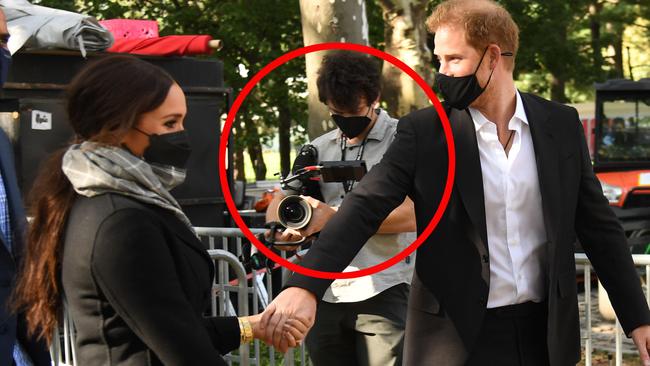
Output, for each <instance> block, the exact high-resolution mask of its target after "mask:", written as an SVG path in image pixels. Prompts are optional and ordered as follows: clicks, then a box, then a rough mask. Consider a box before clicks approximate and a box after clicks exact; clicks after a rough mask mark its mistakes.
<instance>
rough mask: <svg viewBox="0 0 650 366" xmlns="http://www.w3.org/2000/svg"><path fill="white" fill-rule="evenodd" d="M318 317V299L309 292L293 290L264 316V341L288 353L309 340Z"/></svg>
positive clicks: (266, 311) (279, 298)
mask: <svg viewBox="0 0 650 366" xmlns="http://www.w3.org/2000/svg"><path fill="white" fill-rule="evenodd" d="M315 317H316V296H314V294H312V293H311V292H309V291H307V290H305V289H302V288H299V287H289V288H288V289H286V290H284V291H282V292H281V293H280V294H279V295H278V297H276V298H275V300H273V302H272V303H271V304H269V306H268V307H267V308H266V310H265V311H264V313H262V319H261V321H260V327H261V329H262V331H263V332H264V335H263V336H262V339H263V340H264V341H265V342H266V343H267V344H272V345H273V346H274V347H275V348H277V349H278V350H279V351H280V352H282V353H284V352H286V351H287V349H288V348H289V347H295V345H297V344H299V343H300V342H301V341H302V340H303V339H304V338H305V336H306V335H307V332H308V331H309V329H310V328H311V327H312V326H313V325H314V319H315Z"/></svg>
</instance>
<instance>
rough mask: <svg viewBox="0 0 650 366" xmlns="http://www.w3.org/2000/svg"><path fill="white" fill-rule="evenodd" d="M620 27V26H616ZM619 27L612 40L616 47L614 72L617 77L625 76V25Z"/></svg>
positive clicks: (613, 45)
mask: <svg viewBox="0 0 650 366" xmlns="http://www.w3.org/2000/svg"><path fill="white" fill-rule="evenodd" d="M616 28H619V27H616ZM620 28H621V29H617V30H616V32H615V33H614V38H613V40H612V47H613V48H614V72H615V77H616V78H621V79H622V78H623V77H624V73H623V29H622V28H623V27H620Z"/></svg>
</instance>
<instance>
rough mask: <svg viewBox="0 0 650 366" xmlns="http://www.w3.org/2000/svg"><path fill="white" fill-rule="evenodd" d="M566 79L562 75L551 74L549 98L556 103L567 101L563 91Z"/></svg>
mask: <svg viewBox="0 0 650 366" xmlns="http://www.w3.org/2000/svg"><path fill="white" fill-rule="evenodd" d="M565 84H566V80H565V79H564V78H563V77H562V76H557V75H555V74H551V100H552V101H555V102H558V103H568V102H569V98H567V96H566V94H565V93H564V86H565Z"/></svg>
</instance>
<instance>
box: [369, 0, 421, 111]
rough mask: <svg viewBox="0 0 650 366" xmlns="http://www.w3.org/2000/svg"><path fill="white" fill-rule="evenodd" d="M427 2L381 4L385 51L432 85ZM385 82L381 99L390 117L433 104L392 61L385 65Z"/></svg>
mask: <svg viewBox="0 0 650 366" xmlns="http://www.w3.org/2000/svg"><path fill="white" fill-rule="evenodd" d="M427 3H428V1H427V0H380V1H379V4H380V6H381V8H382V10H383V14H384V22H385V23H384V39H385V42H386V47H385V51H386V52H387V53H389V54H391V55H393V56H395V57H397V58H398V59H400V60H402V61H404V63H406V64H407V65H408V66H410V67H411V68H412V69H413V70H415V71H416V72H417V73H418V74H419V75H420V76H421V77H422V78H423V79H424V80H425V81H426V82H427V83H428V84H429V85H431V84H433V66H432V63H431V51H430V50H429V47H428V46H427V30H426V28H425V24H424V22H425V20H426V16H427V12H426V8H427ZM382 79H383V90H382V99H383V100H384V101H386V103H387V105H388V113H389V114H390V115H392V116H394V117H399V116H403V115H405V114H408V113H409V112H412V111H414V110H416V109H419V108H422V107H425V106H427V105H429V104H430V102H429V99H428V98H427V96H426V94H424V91H422V89H421V88H420V87H419V85H418V84H417V83H416V82H415V81H414V80H413V79H411V77H410V76H408V75H407V74H406V73H404V72H402V70H400V69H399V68H397V67H395V66H393V65H392V64H391V63H389V62H384V66H383V70H382Z"/></svg>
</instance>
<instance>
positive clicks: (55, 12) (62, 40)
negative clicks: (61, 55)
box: [0, 0, 113, 56]
mask: <svg viewBox="0 0 650 366" xmlns="http://www.w3.org/2000/svg"><path fill="white" fill-rule="evenodd" d="M0 7H2V10H3V11H4V13H5V16H6V17H7V26H8V27H9V34H11V37H10V38H9V44H8V46H9V51H10V52H11V54H12V55H13V54H14V53H16V51H18V50H19V49H21V48H23V47H24V48H30V49H48V48H62V49H69V50H79V51H81V54H82V55H84V56H85V55H86V51H103V50H105V49H107V48H109V47H110V46H112V45H113V36H112V35H111V33H110V32H109V31H108V30H107V29H106V28H104V27H102V26H101V25H100V24H99V22H97V19H95V18H93V17H91V16H88V15H83V14H77V13H72V12H69V11H65V10H59V9H52V8H47V7H44V6H39V5H32V4H30V3H29V1H27V0H0Z"/></svg>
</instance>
